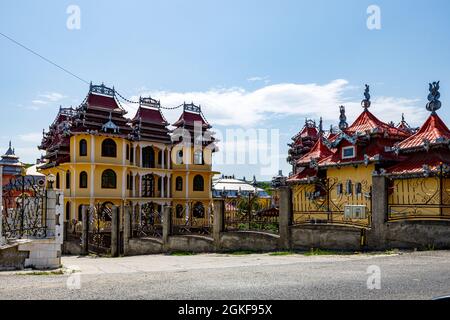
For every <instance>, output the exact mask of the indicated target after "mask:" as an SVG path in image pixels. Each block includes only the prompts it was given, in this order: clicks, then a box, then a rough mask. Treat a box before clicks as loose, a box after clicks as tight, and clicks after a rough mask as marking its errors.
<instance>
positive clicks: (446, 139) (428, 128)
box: [396, 113, 450, 151]
mask: <svg viewBox="0 0 450 320" xmlns="http://www.w3.org/2000/svg"><path fill="white" fill-rule="evenodd" d="M449 143H450V130H449V129H448V127H447V126H446V125H445V123H444V122H443V121H442V119H441V118H440V117H439V116H438V115H437V114H436V113H433V114H431V115H430V117H429V118H428V119H427V121H425V123H424V124H423V125H422V127H421V128H420V129H419V131H417V132H416V133H415V134H414V135H412V136H411V137H409V138H407V139H405V140H403V141H401V142H399V143H398V144H397V145H396V149H398V150H400V151H413V150H417V149H427V148H429V147H431V146H434V145H439V144H447V145H448V144H449Z"/></svg>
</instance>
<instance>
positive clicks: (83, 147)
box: [80, 139, 87, 157]
mask: <svg viewBox="0 0 450 320" xmlns="http://www.w3.org/2000/svg"><path fill="white" fill-rule="evenodd" d="M86 156H87V141H86V140H84V139H82V140H81V141H80V157H86Z"/></svg>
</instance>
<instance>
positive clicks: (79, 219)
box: [78, 204, 84, 221]
mask: <svg viewBox="0 0 450 320" xmlns="http://www.w3.org/2000/svg"><path fill="white" fill-rule="evenodd" d="M83 206H84V205H83V204H80V205H79V206H78V221H83Z"/></svg>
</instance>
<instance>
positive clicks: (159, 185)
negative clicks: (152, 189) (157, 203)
mask: <svg viewBox="0 0 450 320" xmlns="http://www.w3.org/2000/svg"><path fill="white" fill-rule="evenodd" d="M162 179H163V178H161V177H159V178H158V191H161V187H162Z"/></svg>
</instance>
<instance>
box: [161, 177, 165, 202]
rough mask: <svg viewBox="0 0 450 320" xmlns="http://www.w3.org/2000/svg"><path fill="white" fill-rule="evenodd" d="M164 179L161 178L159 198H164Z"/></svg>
mask: <svg viewBox="0 0 450 320" xmlns="http://www.w3.org/2000/svg"><path fill="white" fill-rule="evenodd" d="M164 178H165V176H164V177H161V198H165V196H164V189H165V185H164Z"/></svg>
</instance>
